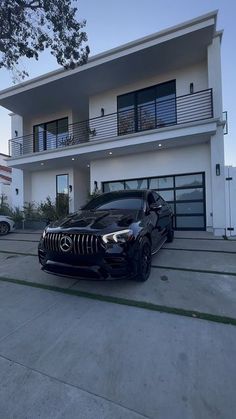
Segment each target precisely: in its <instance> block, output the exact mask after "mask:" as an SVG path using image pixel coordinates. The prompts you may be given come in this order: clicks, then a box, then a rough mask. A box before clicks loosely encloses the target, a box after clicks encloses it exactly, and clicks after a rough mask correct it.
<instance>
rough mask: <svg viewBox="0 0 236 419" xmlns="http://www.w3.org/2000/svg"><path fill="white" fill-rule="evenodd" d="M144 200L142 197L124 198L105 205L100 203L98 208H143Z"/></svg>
mask: <svg viewBox="0 0 236 419" xmlns="http://www.w3.org/2000/svg"><path fill="white" fill-rule="evenodd" d="M142 206H143V201H142V199H140V198H127V199H125V198H123V199H117V200H113V201H111V202H107V203H105V204H103V205H99V206H98V207H96V209H99V210H106V209H110V210H111V209H127V210H128V209H142Z"/></svg>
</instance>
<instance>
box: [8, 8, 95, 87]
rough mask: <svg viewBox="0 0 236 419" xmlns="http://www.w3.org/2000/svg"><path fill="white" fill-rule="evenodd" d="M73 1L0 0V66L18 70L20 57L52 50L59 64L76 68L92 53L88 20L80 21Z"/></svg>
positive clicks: (26, 74)
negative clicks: (88, 37)
mask: <svg viewBox="0 0 236 419" xmlns="http://www.w3.org/2000/svg"><path fill="white" fill-rule="evenodd" d="M73 3H74V2H73V1H72V0H0V68H2V67H4V68H6V69H8V70H11V71H13V72H15V73H17V74H18V75H19V76H20V77H21V78H22V79H23V78H25V77H26V76H28V73H27V72H26V71H25V70H19V69H18V65H19V60H20V58H23V57H27V58H35V59H36V60H38V58H39V53H40V52H42V51H44V50H45V49H49V50H50V52H51V54H52V55H53V56H54V57H55V58H56V60H57V62H58V64H60V65H62V66H63V67H64V68H74V67H75V66H76V65H81V64H84V63H86V62H87V59H88V55H89V47H88V45H85V46H84V43H85V42H86V41H87V35H86V32H84V31H83V30H82V29H83V28H84V27H85V25H86V21H85V20H83V21H81V22H78V20H77V19H76V13H77V8H76V7H74V6H73Z"/></svg>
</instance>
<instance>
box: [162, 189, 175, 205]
mask: <svg viewBox="0 0 236 419" xmlns="http://www.w3.org/2000/svg"><path fill="white" fill-rule="evenodd" d="M158 193H159V195H160V196H161V197H162V198H163V199H164V200H165V201H167V202H168V201H174V191H158Z"/></svg>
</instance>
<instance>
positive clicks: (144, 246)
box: [136, 237, 152, 282]
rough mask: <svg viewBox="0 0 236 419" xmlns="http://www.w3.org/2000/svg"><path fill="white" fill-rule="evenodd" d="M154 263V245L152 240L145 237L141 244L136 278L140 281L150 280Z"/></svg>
mask: <svg viewBox="0 0 236 419" xmlns="http://www.w3.org/2000/svg"><path fill="white" fill-rule="evenodd" d="M151 263H152V246H151V243H150V240H149V239H148V238H147V237H144V238H143V239H142V241H141V243H140V246H139V252H138V261H137V264H138V267H137V275H136V280H137V281H138V282H145V281H147V280H148V278H149V275H150V272H151Z"/></svg>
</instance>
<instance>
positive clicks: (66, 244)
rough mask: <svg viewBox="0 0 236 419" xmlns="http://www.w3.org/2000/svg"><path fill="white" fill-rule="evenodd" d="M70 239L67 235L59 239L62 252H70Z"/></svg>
mask: <svg viewBox="0 0 236 419" xmlns="http://www.w3.org/2000/svg"><path fill="white" fill-rule="evenodd" d="M72 245H73V243H72V239H71V238H70V237H69V236H63V237H62V238H61V240H60V249H61V250H62V252H65V253H66V252H70V250H71V249H72Z"/></svg>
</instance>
